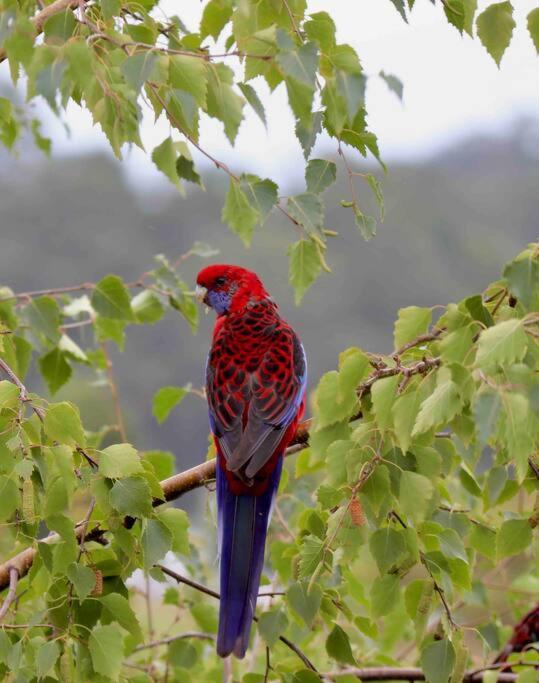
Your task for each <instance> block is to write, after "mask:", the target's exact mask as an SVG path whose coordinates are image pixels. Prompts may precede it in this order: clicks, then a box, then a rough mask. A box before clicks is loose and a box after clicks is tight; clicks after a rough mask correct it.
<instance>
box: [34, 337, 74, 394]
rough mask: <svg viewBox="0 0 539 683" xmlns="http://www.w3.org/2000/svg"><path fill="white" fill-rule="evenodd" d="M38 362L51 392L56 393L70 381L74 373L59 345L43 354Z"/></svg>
mask: <svg viewBox="0 0 539 683" xmlns="http://www.w3.org/2000/svg"><path fill="white" fill-rule="evenodd" d="M38 362H39V369H40V371H41V374H42V375H43V378H44V380H45V382H46V383H47V386H48V387H49V391H50V392H51V394H55V393H56V392H57V391H58V389H60V388H61V387H63V386H64V384H66V383H67V382H68V381H69V379H70V377H71V374H72V371H71V366H70V365H69V363H68V362H67V360H66V354H65V353H63V351H61V350H60V349H59V348H58V347H55V348H54V349H52V351H49V353H47V354H45V355H44V356H41V358H40V359H39V361H38Z"/></svg>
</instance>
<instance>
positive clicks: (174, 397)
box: [152, 387, 189, 424]
mask: <svg viewBox="0 0 539 683" xmlns="http://www.w3.org/2000/svg"><path fill="white" fill-rule="evenodd" d="M188 393H189V392H188V391H187V389H184V388H182V387H161V389H159V390H158V391H157V392H156V393H155V394H154V397H153V407H152V412H153V415H154V417H155V419H156V420H157V422H159V424H161V423H163V422H164V421H165V420H166V419H167V417H168V416H169V414H170V411H171V410H172V409H173V408H175V407H176V406H177V405H179V404H180V403H181V402H182V401H183V399H184V398H185V397H186V396H187V394H188Z"/></svg>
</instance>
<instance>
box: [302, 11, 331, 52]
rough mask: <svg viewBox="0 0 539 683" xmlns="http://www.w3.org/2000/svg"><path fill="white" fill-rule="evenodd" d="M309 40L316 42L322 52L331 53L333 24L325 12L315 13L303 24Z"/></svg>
mask: <svg viewBox="0 0 539 683" xmlns="http://www.w3.org/2000/svg"><path fill="white" fill-rule="evenodd" d="M303 29H304V31H305V33H306V35H307V37H308V38H309V40H314V41H316V42H317V43H318V44H319V45H320V47H321V48H322V51H323V52H331V50H332V49H333V48H334V47H335V31H336V27H335V22H334V21H333V19H332V18H331V17H330V15H329V14H328V13H327V12H315V13H314V14H311V15H310V18H309V21H306V22H305V23H304V24H303Z"/></svg>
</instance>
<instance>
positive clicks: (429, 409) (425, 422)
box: [412, 380, 461, 437]
mask: <svg viewBox="0 0 539 683" xmlns="http://www.w3.org/2000/svg"><path fill="white" fill-rule="evenodd" d="M460 405H461V401H460V397H459V391H458V387H457V385H456V384H455V382H453V381H452V380H447V381H445V382H441V383H440V384H439V385H438V386H437V387H436V389H435V390H434V391H433V393H432V394H431V395H430V396H429V397H428V398H427V399H425V400H424V401H423V403H422V404H421V406H420V408H419V413H418V414H417V418H416V421H415V424H414V428H413V430H412V437H413V436H416V435H417V434H423V433H424V432H427V431H428V430H429V429H433V428H435V427H441V426H442V425H444V424H447V423H448V422H450V421H451V420H452V419H453V418H454V417H455V415H456V414H457V412H458V410H459V408H460Z"/></svg>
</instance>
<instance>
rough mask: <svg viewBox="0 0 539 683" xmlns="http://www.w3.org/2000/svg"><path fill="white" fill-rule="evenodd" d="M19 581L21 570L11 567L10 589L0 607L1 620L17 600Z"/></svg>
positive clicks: (0, 620)
mask: <svg viewBox="0 0 539 683" xmlns="http://www.w3.org/2000/svg"><path fill="white" fill-rule="evenodd" d="M18 581H19V571H18V569H17V567H10V568H9V590H8V593H7V595H6V599H5V600H4V602H3V604H2V607H0V622H2V620H3V619H4V617H5V616H6V614H7V613H8V610H9V608H10V606H11V605H12V604H13V602H15V598H16V595H17V583H18Z"/></svg>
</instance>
